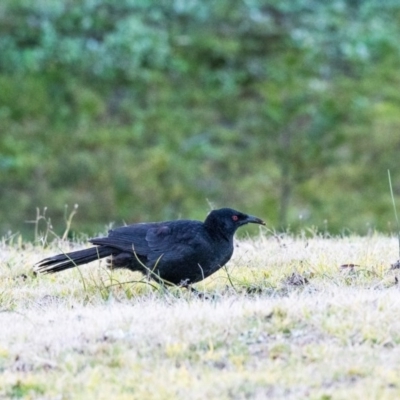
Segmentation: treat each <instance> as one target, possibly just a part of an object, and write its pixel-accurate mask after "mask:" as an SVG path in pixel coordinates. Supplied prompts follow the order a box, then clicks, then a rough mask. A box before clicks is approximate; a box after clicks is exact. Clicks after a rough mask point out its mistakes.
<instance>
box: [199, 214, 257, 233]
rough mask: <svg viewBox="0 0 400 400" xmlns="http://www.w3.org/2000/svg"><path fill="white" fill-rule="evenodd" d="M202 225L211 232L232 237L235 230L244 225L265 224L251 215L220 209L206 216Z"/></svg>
mask: <svg viewBox="0 0 400 400" xmlns="http://www.w3.org/2000/svg"><path fill="white" fill-rule="evenodd" d="M204 224H205V225H206V226H207V227H209V228H210V229H212V230H221V231H223V232H225V233H226V235H233V234H234V233H235V232H236V229H237V228H239V227H241V226H242V225H246V224H260V225H265V222H264V221H263V220H262V219H260V218H257V217H254V216H253V215H248V214H244V213H242V212H240V211H236V210H233V209H232V208H220V209H219V210H213V211H211V212H210V214H208V216H207V218H206V220H205V221H204Z"/></svg>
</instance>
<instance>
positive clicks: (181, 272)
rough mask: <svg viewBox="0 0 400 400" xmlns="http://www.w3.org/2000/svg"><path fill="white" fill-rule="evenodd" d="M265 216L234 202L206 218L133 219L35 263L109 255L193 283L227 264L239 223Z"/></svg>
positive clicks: (121, 264) (43, 265) (160, 276)
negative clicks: (75, 248)
mask: <svg viewBox="0 0 400 400" xmlns="http://www.w3.org/2000/svg"><path fill="white" fill-rule="evenodd" d="M249 223H253V224H261V225H265V223H264V221H263V220H261V219H260V218H257V217H254V216H252V215H247V214H244V213H242V212H239V211H236V210H233V209H231V208H221V209H219V210H213V211H211V212H210V213H209V214H208V216H207V218H206V219H205V221H204V222H201V221H194V220H177V221H165V222H149V223H138V224H133V225H127V226H123V227H120V228H116V229H112V230H110V231H109V232H108V236H106V237H99V238H94V239H90V240H89V242H90V243H92V244H93V245H95V246H94V247H91V248H88V249H84V250H78V251H73V252H70V253H65V254H58V255H55V256H53V257H48V258H45V259H44V260H42V261H40V262H38V263H37V264H36V265H35V270H36V271H37V272H41V273H54V272H60V271H64V270H66V269H69V268H73V267H76V266H78V265H82V264H86V263H89V262H91V261H95V260H98V259H100V258H104V257H109V258H108V260H107V264H108V267H109V268H111V269H114V268H128V269H130V270H131V271H140V272H142V273H143V274H146V275H149V276H150V277H151V278H153V279H154V280H156V281H158V282H165V283H167V284H175V285H181V286H188V285H191V284H193V283H196V282H199V281H201V280H203V279H205V278H207V277H208V276H210V275H211V274H213V273H214V272H216V271H218V270H219V269H220V268H221V267H223V266H224V265H225V264H226V263H227V262H228V261H229V260H230V258H231V256H232V253H233V236H234V234H235V232H236V229H238V228H239V227H241V226H243V225H246V224H249Z"/></svg>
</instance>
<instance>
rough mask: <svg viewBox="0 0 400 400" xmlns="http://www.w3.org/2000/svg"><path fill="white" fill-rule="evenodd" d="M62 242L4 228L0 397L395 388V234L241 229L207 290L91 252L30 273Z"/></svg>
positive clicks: (398, 339)
mask: <svg viewBox="0 0 400 400" xmlns="http://www.w3.org/2000/svg"><path fill="white" fill-rule="evenodd" d="M75 246H77V245H76V244H75ZM59 248H61V249H62V250H64V251H68V250H70V247H69V245H67V244H65V243H64V244H63V243H59V244H54V245H53V246H52V247H51V248H48V249H45V250H43V249H42V248H41V247H35V246H33V245H30V244H25V245H22V244H21V243H14V244H10V243H8V242H6V241H3V244H2V247H1V255H0V263H1V264H0V399H10V398H21V399H74V400H75V399H160V400H161V399H163V400H164V399H204V398H209V399H222V400H223V399H321V400H323V399H324V400H328V399H335V400H336V399H394V398H400V384H399V378H398V377H399V376H400V347H399V344H400V319H399V318H398V316H399V314H400V293H399V288H398V285H397V275H398V273H397V271H396V270H389V268H390V264H391V263H394V262H395V261H396V260H397V258H398V249H397V240H396V239H395V238H388V237H383V236H379V235H373V236H370V237H363V238H361V237H349V238H321V237H318V236H314V237H313V238H311V239H306V238H294V237H291V236H282V237H280V238H277V237H270V236H265V235H264V236H263V235H262V236H260V237H258V238H255V239H253V240H250V239H248V240H242V241H240V242H238V247H237V249H236V252H235V254H234V257H233V259H232V261H231V262H230V264H229V266H228V271H229V275H228V274H227V271H225V270H221V271H220V272H218V273H217V274H215V275H214V276H212V277H210V278H209V279H208V280H206V281H205V282H204V283H200V284H198V285H197V288H198V289H199V290H204V291H206V292H207V293H208V294H210V295H213V297H212V298H210V299H208V300H202V299H199V298H196V297H194V296H193V295H191V294H190V293H188V292H186V291H184V290H180V289H176V290H172V291H165V290H162V288H161V289H159V290H158V289H154V288H153V287H151V286H149V285H147V284H146V283H145V282H140V279H141V278H140V276H138V275H135V274H130V273H129V272H127V271H115V272H113V273H112V275H110V273H109V272H108V271H106V270H105V269H104V268H103V267H102V266H101V267H100V268H98V265H96V264H99V263H92V265H90V266H85V267H82V268H81V269H80V271H78V269H74V270H72V271H67V272H64V273H60V274H58V275H51V276H40V277H38V278H35V277H34V276H33V275H32V273H31V265H32V264H33V263H34V262H35V261H38V260H39V259H41V258H42V257H44V256H46V255H49V254H53V253H54V252H57V251H58V250H59ZM343 264H347V265H348V264H357V265H358V266H355V267H349V266H348V267H343V268H340V266H341V265H343ZM132 280H136V282H137V283H135V282H132V283H126V284H119V283H121V282H124V281H132ZM111 285H113V286H111Z"/></svg>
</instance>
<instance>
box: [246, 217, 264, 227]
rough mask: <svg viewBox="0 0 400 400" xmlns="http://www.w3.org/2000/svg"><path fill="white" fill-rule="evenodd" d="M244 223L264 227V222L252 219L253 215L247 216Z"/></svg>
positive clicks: (255, 218)
mask: <svg viewBox="0 0 400 400" xmlns="http://www.w3.org/2000/svg"><path fill="white" fill-rule="evenodd" d="M246 223H247V224H260V225H265V222H264V221H263V220H262V219H260V218H257V217H254V216H253V215H248V216H247V218H246Z"/></svg>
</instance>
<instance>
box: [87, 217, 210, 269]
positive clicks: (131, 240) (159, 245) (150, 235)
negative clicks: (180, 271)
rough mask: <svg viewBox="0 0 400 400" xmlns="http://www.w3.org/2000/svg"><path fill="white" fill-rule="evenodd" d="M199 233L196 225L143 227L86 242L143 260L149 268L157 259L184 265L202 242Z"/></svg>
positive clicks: (177, 223) (169, 223) (130, 227)
mask: <svg viewBox="0 0 400 400" xmlns="http://www.w3.org/2000/svg"><path fill="white" fill-rule="evenodd" d="M203 230H204V228H203V224H202V223H201V222H200V221H189V220H180V221H167V222H153V223H143V224H134V225H128V226H123V227H120V228H116V229H113V230H110V231H109V232H108V236H107V237H102V238H94V239H90V242H91V243H93V244H95V245H99V246H109V247H113V248H115V249H118V250H121V251H124V252H130V253H136V254H138V255H140V256H145V257H147V259H148V260H149V261H150V263H152V264H153V263H155V262H157V261H158V260H159V259H160V258H161V257H162V259H163V261H164V262H166V261H168V262H179V261H182V262H185V261H187V259H188V257H191V256H192V255H193V254H194V252H195V251H196V249H197V248H198V247H199V246H201V243H202V241H204V238H203V236H202V234H201V233H202V232H203Z"/></svg>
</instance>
